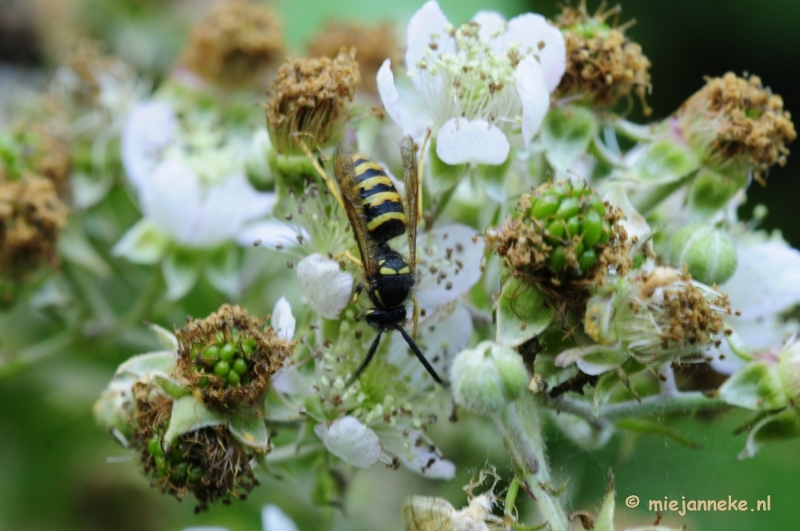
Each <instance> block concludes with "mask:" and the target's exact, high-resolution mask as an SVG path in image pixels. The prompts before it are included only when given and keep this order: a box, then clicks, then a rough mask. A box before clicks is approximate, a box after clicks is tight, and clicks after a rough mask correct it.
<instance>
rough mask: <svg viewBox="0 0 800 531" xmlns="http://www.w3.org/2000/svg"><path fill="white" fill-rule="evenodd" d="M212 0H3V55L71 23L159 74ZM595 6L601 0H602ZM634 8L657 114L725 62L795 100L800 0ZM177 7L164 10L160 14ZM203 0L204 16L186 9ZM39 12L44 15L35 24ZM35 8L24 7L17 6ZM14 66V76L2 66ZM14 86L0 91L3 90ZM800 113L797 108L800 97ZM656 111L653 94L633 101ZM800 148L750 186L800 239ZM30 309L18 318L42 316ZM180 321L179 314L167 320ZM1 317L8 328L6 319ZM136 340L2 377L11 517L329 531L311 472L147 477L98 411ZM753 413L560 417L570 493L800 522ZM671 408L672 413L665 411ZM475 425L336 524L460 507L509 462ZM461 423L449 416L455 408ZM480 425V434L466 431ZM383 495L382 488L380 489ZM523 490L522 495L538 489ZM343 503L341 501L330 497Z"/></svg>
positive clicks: (586, 505) (798, 242)
mask: <svg viewBox="0 0 800 531" xmlns="http://www.w3.org/2000/svg"><path fill="white" fill-rule="evenodd" d="M440 3H441V5H442V9H443V10H444V12H445V13H446V14H447V15H448V16H449V18H450V20H451V21H453V22H459V21H463V20H466V19H468V18H469V17H471V16H472V14H474V12H475V11H477V10H479V9H495V10H498V11H500V12H501V13H503V14H504V15H506V16H507V17H511V16H514V15H515V14H518V13H521V12H524V11H534V12H540V13H543V14H545V15H547V16H554V15H555V14H556V13H557V11H558V8H557V6H556V4H555V2H553V1H549V0H548V1H532V2H524V1H518V0H494V1H492V2H491V4H490V3H488V2H479V1H477V0H468V1H459V0H442V1H441V2H440ZM207 4H208V2H205V1H197V2H179V1H177V0H176V1H173V2H169V1H166V0H161V1H159V0H150V1H148V0H138V1H135V0H70V1H64V2H54V1H44V0H32V1H27V0H0V13H2V15H0V61H2V62H12V63H15V64H17V65H21V66H24V67H25V68H31V69H36V68H46V67H48V66H52V61H53V58H54V57H55V56H56V55H57V54H56V53H55V52H56V50H54V49H53V43H58V42H59V40H58V39H59V35H61V34H62V33H64V32H68V31H83V32H86V33H88V34H90V35H93V36H95V37H98V38H100V39H102V40H104V41H106V42H107V43H108V46H109V48H110V50H111V51H113V52H114V53H116V54H118V55H120V56H121V57H123V58H125V59H127V60H130V61H132V62H133V63H134V64H137V65H139V66H140V67H141V65H143V64H150V65H151V66H152V68H155V69H156V72H150V74H154V75H155V76H156V78H157V77H158V75H159V72H158V70H159V69H165V68H167V67H168V66H169V65H170V64H171V62H172V59H173V58H174V56H175V54H177V53H178V51H179V50H180V47H181V46H182V43H183V41H184V38H185V36H186V34H187V32H188V29H189V27H190V26H191V22H192V16H200V15H201V14H202V13H203V12H204V10H205V6H206V5H207ZM421 4H422V2H421V1H414V2H389V3H378V2H374V1H373V0H340V1H337V2H323V1H315V0H275V2H273V5H274V7H275V8H276V10H277V11H278V12H279V13H280V16H281V17H282V19H283V21H284V26H285V29H286V34H287V39H288V41H289V44H290V45H291V46H292V47H294V49H295V50H297V52H296V53H297V54H299V53H301V51H302V47H303V46H304V44H305V43H306V42H307V41H308V40H309V38H311V37H312V36H313V34H314V32H315V31H316V30H317V29H318V28H319V27H320V25H321V24H323V23H324V22H325V21H326V20H328V19H329V18H330V17H336V18H340V19H342V18H344V19H350V20H352V19H356V20H363V21H370V20H387V19H389V20H392V19H396V20H398V21H401V20H404V19H407V18H408V17H409V16H410V15H411V14H412V13H413V12H414V11H415V10H416V9H417V8H418V7H419V6H420V5H421ZM588 7H589V10H590V11H592V10H594V9H596V7H597V3H596V2H590V3H589V6H588ZM622 7H623V11H622V17H621V21H622V22H624V21H627V20H630V19H636V21H637V24H636V25H635V26H634V27H633V28H632V29H630V30H629V33H628V34H629V35H630V36H631V37H632V38H633V39H634V40H636V41H638V42H639V43H641V45H642V47H643V50H644V52H645V54H646V55H647V56H648V57H649V58H650V60H651V61H652V63H653V67H652V69H651V74H652V83H653V92H652V94H651V95H650V96H649V97H648V102H649V104H650V105H651V107H652V108H653V109H654V114H653V116H652V117H651V119H655V120H658V119H661V118H664V117H666V116H667V115H669V114H670V113H671V112H672V111H673V110H674V109H676V108H677V107H678V106H679V105H680V103H681V102H682V101H683V100H684V99H686V98H687V97H688V96H689V95H691V94H692V93H693V92H694V91H695V90H697V89H698V88H700V86H701V85H702V84H703V76H706V75H711V76H718V75H722V74H723V73H725V72H727V71H733V72H735V73H737V74H742V73H744V72H748V73H752V74H757V75H759V76H761V78H762V80H763V81H764V84H765V85H767V86H770V87H771V88H772V89H773V90H774V91H775V92H776V93H778V94H781V95H782V96H783V98H784V102H785V106H786V108H787V109H788V110H789V111H793V110H796V109H800V92H799V91H798V89H797V87H798V86H800V84H798V81H799V80H798V77H799V76H800V54H798V52H800V46H798V39H797V28H798V27H800V2H797V1H796V0H763V1H761V2H753V1H752V0H672V1H669V2H654V1H645V0H628V1H626V2H624V3H623V4H622ZM160 13H163V16H161V15H160ZM187 13H189V14H190V15H192V16H187ZM25 17H29V18H32V19H33V20H35V22H34V23H31V24H27V25H26V23H25V21H26V20H27V19H26V18H25ZM20 21H21V22H20ZM137 31H145V32H152V34H153V35H154V37H153V40H152V42H150V43H148V46H149V48H148V47H147V46H144V45H140V44H139V41H137V40H136V39H134V38H133V37H132V35H134V34H136V32H137ZM0 72H2V73H0V75H6V74H5V72H4V71H0ZM1 97H2V94H0V98H1ZM795 112H797V111H795ZM631 118H633V119H634V120H642V117H641V114H640V109H639V107H638V104H637V105H636V106H635V107H634V110H633V111H632V113H631ZM798 177H800V158H799V157H798V156H797V155H795V156H794V157H790V158H789V164H788V165H787V166H786V167H784V168H775V169H773V171H772V172H771V174H770V176H769V183H768V186H767V187H766V188H763V187H761V186H759V185H753V186H752V188H751V189H750V193H749V201H748V204H747V205H745V206H744V207H743V208H744V212H749V211H751V210H752V207H753V205H755V204H758V203H762V204H764V205H766V206H767V207H768V209H769V215H768V217H767V218H766V220H765V222H764V226H765V228H768V229H775V228H779V229H780V230H782V232H783V234H784V236H785V238H786V239H787V240H788V241H789V242H790V243H792V244H793V245H794V246H796V247H797V246H800V223H799V221H800V219H798V212H800V208H798V207H797V205H796V203H794V201H797V200H798V193H797V192H798V190H800V189H799V188H798V181H797V179H798ZM30 319H31V317H30V316H29V315H28V316H25V320H20V321H19V322H15V323H12V324H14V325H17V326H37V325H38V323H37V322H31V320H30ZM162 324H167V325H168V324H169V323H162ZM0 333H2V332H0ZM135 353H136V352H135V351H122V350H120V349H119V348H118V347H117V346H116V345H114V344H111V343H109V344H95V343H92V342H89V341H87V342H86V343H85V344H83V345H81V346H80V349H79V350H75V351H70V352H65V353H64V355H63V356H62V357H59V358H58V359H54V358H48V359H47V360H45V361H44V362H42V363H38V364H33V365H30V366H28V367H26V368H25V369H24V370H22V371H20V372H16V373H14V374H11V375H7V376H5V377H2V378H0V530H9V531H22V530H24V531H28V530H31V531H33V530H36V531H39V530H42V531H45V530H48V531H49V530H86V531H94V530H118V531H122V530H141V531H148V530H178V529H182V528H183V527H187V526H193V525H221V526H225V527H227V528H229V529H231V530H242V531H245V530H256V529H260V523H259V509H260V507H261V505H262V504H264V503H275V504H277V505H279V506H280V507H281V508H283V509H284V510H285V511H286V512H288V513H289V514H291V515H292V516H293V517H294V518H296V521H297V522H298V526H299V528H300V529H315V522H317V521H319V520H318V519H320V518H322V517H323V516H322V515H323V513H325V512H326V510H324V509H314V508H309V507H308V506H307V501H306V500H307V499H308V494H307V492H308V488H309V487H308V482H309V479H310V478H309V477H307V476H303V475H302V474H301V475H298V476H296V477H286V478H284V479H283V480H281V481H279V480H276V479H272V478H266V477H263V478H262V479H263V485H262V487H260V488H259V489H257V490H256V491H254V492H253V494H252V499H251V500H249V501H248V502H244V503H234V504H233V505H232V506H231V507H215V508H212V509H211V510H210V511H209V512H208V513H206V514H203V515H200V516H195V515H194V514H193V504H192V503H191V501H189V500H187V501H186V502H184V503H178V502H176V501H175V500H173V499H169V498H165V497H163V496H161V495H159V494H158V493H157V492H156V491H155V490H153V489H150V488H149V487H148V485H147V481H146V480H145V478H144V477H142V476H141V475H140V474H139V472H138V464H137V463H136V462H135V461H133V460H128V461H123V462H121V463H118V462H108V461H107V460H106V458H107V457H120V456H124V455H125V454H124V452H123V451H122V450H121V449H120V448H119V447H118V446H117V445H115V444H114V442H113V441H112V440H111V439H110V438H109V437H108V436H107V435H106V434H104V433H103V432H102V430H100V429H99V428H97V427H95V425H94V422H93V420H92V417H91V412H90V409H89V408H90V406H91V404H92V402H93V401H94V399H95V398H96V397H97V396H98V394H99V393H100V391H101V390H102V389H103V388H104V386H105V385H106V383H107V381H108V379H109V378H110V376H111V374H112V372H113V370H114V367H115V366H116V364H118V363H119V362H120V361H122V360H123V359H125V358H126V357H127V356H129V355H132V354H135ZM745 419H746V417H745V416H743V415H738V414H737V415H734V414H729V415H724V416H717V417H711V416H698V417H696V418H688V417H683V418H679V419H676V420H675V422H677V427H678V429H679V430H681V431H682V432H683V434H684V435H686V436H687V437H690V438H691V439H693V440H695V441H696V442H698V443H699V444H701V445H702V448H699V449H689V448H686V447H682V446H678V445H676V444H675V443H673V442H670V441H666V440H664V439H660V438H656V437H644V436H642V437H633V436H631V435H625V434H622V435H617V436H615V437H614V439H612V442H611V443H610V444H608V445H607V446H606V447H605V448H603V449H602V450H599V451H592V452H585V451H583V450H581V449H579V448H577V447H575V446H574V445H572V444H571V443H570V442H569V441H566V440H564V439H563V438H560V437H559V434H558V432H556V431H554V430H551V431H550V433H549V440H550V450H551V453H552V460H553V465H552V466H553V469H554V471H555V474H556V475H557V477H559V478H561V479H563V480H566V479H567V478H569V484H568V487H567V491H568V492H569V493H570V494H569V496H570V497H571V499H572V500H573V501H572V506H571V507H570V509H575V510H578V509H583V510H596V509H597V508H598V507H599V502H600V499H601V497H602V494H603V492H604V486H605V482H606V476H607V473H608V470H609V469H613V471H614V474H615V478H616V486H617V503H618V509H617V515H618V518H619V520H620V524H623V523H624V524H628V525H633V524H638V525H644V524H646V523H651V522H652V521H653V515H652V514H648V513H647V512H646V509H644V508H643V507H644V506H645V505H646V500H648V499H663V498H664V497H665V496H667V497H669V498H670V499H677V500H680V499H681V497H682V496H685V497H686V499H687V500H688V499H727V497H728V496H729V495H730V496H732V497H733V498H735V499H744V500H747V501H748V504H749V505H750V506H754V505H755V502H756V500H759V499H765V498H766V497H767V496H768V495H769V496H770V497H771V511H770V512H761V513H749V512H748V513H745V514H738V513H730V512H725V513H694V514H691V515H687V516H686V517H685V518H681V517H679V516H678V515H674V514H673V515H666V516H665V518H664V523H666V524H672V525H680V524H681V523H684V522H685V523H687V524H688V528H689V529H705V530H724V529H737V530H739V529H740V530H762V529H795V528H797V519H798V517H800V509H798V507H800V506H798V504H797V500H798V499H800V443H798V442H791V443H782V444H777V445H774V446H771V447H767V448H765V449H764V450H763V451H762V452H761V454H760V455H758V456H757V457H756V458H755V459H752V460H749V461H743V462H740V461H737V460H736V455H737V454H738V452H739V451H740V450H741V448H742V446H743V445H744V437H743V436H741V435H740V436H734V435H732V432H733V430H734V429H735V428H736V427H738V426H739V425H740V424H741V423H742V422H744V421H745ZM655 420H664V419H655ZM463 422H465V423H466V424H467V426H466V427H463V426H458V428H459V429H458V433H456V431H455V430H454V429H453V427H452V426H447V425H442V426H440V428H439V429H440V431H441V432H442V433H440V434H434V435H433V437H434V439H435V440H437V441H442V443H441V446H442V447H443V449H444V450H445V452H446V454H447V455H448V456H450V457H452V458H453V460H454V461H455V462H456V463H468V464H471V465H472V466H473V468H472V469H463V470H461V471H460V473H459V475H458V477H457V478H456V479H455V480H454V481H452V482H450V483H449V484H447V485H442V484H432V483H429V482H425V481H423V480H422V479H421V478H418V477H416V476H413V475H412V474H410V473H406V472H405V471H391V470H384V469H380V468H374V469H371V470H368V471H366V472H364V473H361V474H359V475H358V476H357V478H356V480H355V482H354V484H353V485H352V486H351V489H350V492H349V500H348V501H349V506H348V512H347V516H343V515H342V514H341V513H339V512H337V511H334V512H333V518H334V523H335V525H334V527H335V528H337V529H352V530H372V531H378V530H399V529H401V528H402V524H401V520H400V510H399V502H400V500H401V499H402V497H403V496H405V495H407V494H412V493H414V494H438V495H443V496H446V497H448V498H449V499H451V500H452V501H453V502H454V504H455V505H456V506H457V507H458V506H461V505H463V504H464V502H465V499H464V496H463V494H462V493H461V491H460V489H461V486H462V485H463V484H464V483H466V482H467V480H468V478H469V475H470V474H471V473H474V472H475V471H477V470H479V469H480V468H481V467H482V465H483V464H484V463H485V462H489V463H492V464H495V465H497V466H498V468H499V469H501V470H504V471H505V470H506V469H507V457H506V455H505V453H504V451H503V448H502V442H501V441H500V437H499V434H497V433H496V432H495V430H494V428H493V426H492V425H491V424H488V423H485V422H482V421H481V420H479V419H465V420H464V421H463ZM443 424H446V423H443ZM464 430H467V432H468V433H469V434H470V436H469V438H468V440H464V438H463V437H459V436H458V434H460V433H464ZM376 493H377V494H376ZM633 494H635V495H637V496H639V497H640V498H641V499H642V500H643V503H642V506H640V507H639V508H638V509H628V508H625V507H624V503H623V502H624V500H625V498H626V497H627V496H629V495H633ZM523 503H524V502H523ZM328 512H329V513H330V511H328Z"/></svg>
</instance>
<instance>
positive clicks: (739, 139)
mask: <svg viewBox="0 0 800 531" xmlns="http://www.w3.org/2000/svg"><path fill="white" fill-rule="evenodd" d="M677 119H678V121H679V125H680V128H681V131H682V132H683V134H684V136H685V137H686V138H687V139H688V141H689V142H690V143H691V144H692V146H694V147H695V149H697V150H699V151H700V152H701V153H702V154H703V155H704V162H706V163H707V164H709V165H710V166H712V167H713V168H714V169H715V170H717V171H720V172H721V173H723V174H725V173H727V172H729V171H730V170H733V171H741V170H742V169H744V171H745V172H749V171H752V172H753V175H754V176H755V178H756V179H757V180H758V181H759V182H761V183H762V184H763V183H764V182H765V180H764V179H765V178H766V176H767V173H768V171H769V168H770V167H772V166H773V165H775V164H780V165H781V166H783V165H785V164H786V157H787V156H788V155H789V148H788V147H787V144H788V143H789V142H791V141H793V140H794V139H795V138H796V137H797V133H796V132H795V129H794V124H793V123H792V116H791V114H789V112H788V111H785V110H783V99H782V98H781V97H780V96H779V95H777V94H773V93H772V91H770V90H769V89H768V88H764V86H763V85H762V84H761V78H759V77H757V76H750V77H748V78H743V77H738V76H736V75H735V74H733V73H731V72H728V73H727V74H725V75H724V76H722V77H715V78H707V79H706V85H705V86H704V87H703V88H702V89H700V90H699V91H697V92H696V93H695V94H694V95H692V97H690V98H689V99H688V100H686V102H684V104H683V105H681V108H680V109H678V112H677ZM743 167H744V168H743Z"/></svg>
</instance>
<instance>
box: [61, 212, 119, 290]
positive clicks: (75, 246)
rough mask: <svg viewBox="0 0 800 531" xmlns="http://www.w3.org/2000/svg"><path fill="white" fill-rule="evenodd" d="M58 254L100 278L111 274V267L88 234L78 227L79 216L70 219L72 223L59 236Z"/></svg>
mask: <svg viewBox="0 0 800 531" xmlns="http://www.w3.org/2000/svg"><path fill="white" fill-rule="evenodd" d="M57 245H58V253H59V254H60V255H61V256H63V257H64V258H66V259H67V260H69V261H70V262H72V263H73V264H78V265H80V266H83V267H85V268H86V269H88V270H89V271H91V272H92V273H94V274H95V275H97V276H98V277H100V278H106V277H108V275H109V274H110V273H111V267H109V265H108V263H107V262H106V261H105V259H104V258H103V257H102V256H101V255H100V253H98V252H97V250H96V249H95V248H94V247H92V244H91V243H89V239H88V238H87V237H86V233H85V232H84V231H83V230H82V229H81V227H80V226H79V225H78V218H77V216H72V217H70V222H69V223H68V224H67V226H66V227H65V228H64V230H62V231H61V233H60V234H59V235H58V244H57Z"/></svg>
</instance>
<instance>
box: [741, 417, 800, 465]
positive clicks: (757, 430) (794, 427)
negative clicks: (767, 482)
mask: <svg viewBox="0 0 800 531" xmlns="http://www.w3.org/2000/svg"><path fill="white" fill-rule="evenodd" d="M798 437H800V415H798V412H797V410H796V409H794V408H786V409H784V410H783V411H780V412H778V413H775V414H774V415H767V416H766V417H764V418H763V419H761V420H760V421H759V422H758V423H757V424H756V425H755V426H753V429H752V430H750V434H749V435H748V436H747V442H746V443H745V447H744V449H743V450H742V451H741V452H740V453H739V455H738V458H739V459H747V458H748V457H753V456H755V455H756V454H757V453H758V451H759V450H761V447H762V446H764V445H765V444H769V443H772V442H780V441H786V440H789V439H796V438H798Z"/></svg>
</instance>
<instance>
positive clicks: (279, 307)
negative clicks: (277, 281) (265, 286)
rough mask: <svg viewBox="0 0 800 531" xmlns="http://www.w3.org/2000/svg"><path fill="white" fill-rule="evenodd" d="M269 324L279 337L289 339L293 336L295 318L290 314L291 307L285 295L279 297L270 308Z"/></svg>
mask: <svg viewBox="0 0 800 531" xmlns="http://www.w3.org/2000/svg"><path fill="white" fill-rule="evenodd" d="M271 325H272V328H273V330H275V334H276V335H277V336H278V337H279V338H281V339H286V340H291V339H292V338H293V337H294V329H295V326H296V325H297V320H296V319H295V318H294V315H292V307H291V305H290V304H289V301H287V300H286V297H281V298H280V299H278V302H276V303H275V308H273V309H272V322H271Z"/></svg>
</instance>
